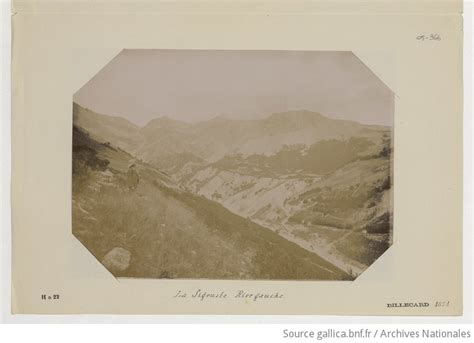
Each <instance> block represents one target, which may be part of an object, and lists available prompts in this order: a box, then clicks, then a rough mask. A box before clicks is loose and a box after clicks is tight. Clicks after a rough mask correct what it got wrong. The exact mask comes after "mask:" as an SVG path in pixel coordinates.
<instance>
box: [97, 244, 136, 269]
mask: <svg viewBox="0 0 474 343" xmlns="http://www.w3.org/2000/svg"><path fill="white" fill-rule="evenodd" d="M131 256H132V254H131V253H130V251H128V250H126V249H124V248H120V247H115V248H113V249H112V250H110V251H109V252H108V253H107V254H106V255H105V256H104V258H103V259H102V264H103V265H104V266H105V268H107V269H108V270H109V271H110V272H111V273H112V274H114V273H116V272H122V271H124V270H126V269H127V268H128V267H129V266H130V258H131Z"/></svg>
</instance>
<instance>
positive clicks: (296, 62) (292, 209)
mask: <svg viewBox="0 0 474 343" xmlns="http://www.w3.org/2000/svg"><path fill="white" fill-rule="evenodd" d="M393 114H394V93H393V92H392V91H391V90H390V89H389V88H388V87H387V86H386V85H385V84H384V82H383V81H382V80H380V79H379V77H377V75H376V74H375V73H374V72H373V71H372V70H370V69H369V68H368V67H367V66H366V65H365V64H364V63H363V62H362V61H361V60H360V59H359V58H358V57H357V56H356V55H355V54H354V53H352V52H349V51H252V50H245V51H244V50H241V51H239V50H228V51H226V50H122V51H121V52H120V53H119V54H118V55H117V56H116V57H114V58H113V59H112V60H111V61H110V62H109V63H108V64H107V65H105V66H104V67H103V68H102V69H101V70H98V71H97V74H96V75H95V76H94V77H93V78H91V79H90V81H88V82H87V83H86V84H85V85H84V86H83V87H82V88H80V89H79V90H78V91H77V92H76V93H75V94H74V95H73V103H72V115H73V127H72V233H73V235H74V236H75V237H76V238H77V239H78V240H79V241H80V242H81V243H82V244H83V245H84V246H85V247H86V248H87V249H88V250H89V251H90V253H91V254H93V255H94V256H95V258H97V260H98V261H99V262H100V263H101V264H102V265H103V266H104V268H106V269H107V270H108V271H109V272H110V273H112V274H113V275H114V276H115V277H129V278H156V279H164V278H166V279H173V278H176V279H236V280H239V279H241V280H341V281H342V280H347V281H349V280H354V279H355V278H357V276H359V275H360V274H361V273H363V272H364V270H366V269H367V268H368V267H369V266H370V265H372V264H373V263H374V262H375V261H376V260H377V259H378V258H379V257H380V256H381V255H382V254H383V253H384V252H385V251H386V250H387V249H388V248H389V247H390V245H391V244H392V241H393V225H392V221H393V220H392V218H393V184H392V180H393V177H392V173H393Z"/></svg>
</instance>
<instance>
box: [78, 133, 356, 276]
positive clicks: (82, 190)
mask: <svg viewBox="0 0 474 343" xmlns="http://www.w3.org/2000/svg"><path fill="white" fill-rule="evenodd" d="M73 137H74V138H73V170H74V172H73V233H74V235H75V236H76V237H77V238H78V239H79V240H80V241H81V242H82V243H83V244H84V245H85V246H86V247H87V248H88V249H89V250H90V251H91V253H92V254H93V255H94V256H95V257H96V258H97V259H98V260H99V261H100V260H102V258H103V257H104V255H105V254H106V253H107V252H109V251H110V250H111V249H113V248H114V247H122V248H125V249H127V250H128V251H130V253H131V256H132V257H131V262H130V266H129V268H128V269H126V270H125V271H123V272H121V273H119V274H117V275H116V276H129V277H149V278H211V279H301V280H303V279H314V280H330V279H338V280H340V279H349V278H350V277H349V276H348V275H347V274H345V273H344V272H342V271H341V270H339V269H338V268H336V267H335V266H333V265H332V264H330V263H328V262H327V261H325V260H323V259H322V258H320V257H318V256H317V255H315V254H313V253H310V252H308V251H306V250H305V249H303V248H301V247H299V246H298V245H296V244H294V243H292V242H289V241H287V240H285V239H283V238H282V237H280V236H278V235H277V234H275V233H274V232H273V231H271V230H269V229H266V228H264V227H261V226H259V225H257V224H255V223H253V222H251V221H250V220H247V219H245V218H242V217H240V216H237V215H235V214H233V213H231V212H230V211H228V210H227V209H225V208H224V207H222V206H221V205H220V204H218V203H215V202H213V201H210V200H207V199H205V198H202V197H199V196H195V195H192V194H190V193H186V192H183V191H181V190H179V189H178V188H173V187H170V184H169V180H168V179H167V178H166V176H164V175H162V174H161V173H160V172H159V171H157V170H156V169H154V168H152V167H150V166H149V165H146V164H144V163H140V162H139V163H138V172H139V174H140V177H141V180H140V185H139V187H138V189H137V190H136V191H128V190H126V189H125V188H124V187H123V186H122V184H123V180H124V179H125V172H126V165H127V162H128V160H129V159H131V158H132V156H131V155H129V154H127V153H126V152H124V151H121V150H120V149H117V148H114V147H113V146H110V145H105V144H101V143H98V142H96V141H94V140H92V139H91V138H90V137H88V135H87V134H86V133H85V132H83V131H81V130H78V129H77V128H75V130H74V135H73ZM105 170H109V171H111V172H112V173H113V176H106V175H104V174H103V171H105Z"/></svg>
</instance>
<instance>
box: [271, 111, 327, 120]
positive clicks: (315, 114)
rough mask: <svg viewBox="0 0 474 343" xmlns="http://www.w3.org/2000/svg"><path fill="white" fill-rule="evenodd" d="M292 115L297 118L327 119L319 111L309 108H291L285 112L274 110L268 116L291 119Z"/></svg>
mask: <svg viewBox="0 0 474 343" xmlns="http://www.w3.org/2000/svg"><path fill="white" fill-rule="evenodd" d="M294 117H298V118H302V117H304V118H324V119H327V117H325V116H323V115H322V114H321V113H319V112H313V111H309V110H291V111H285V112H276V113H273V114H271V115H270V117H269V118H277V119H281V118H288V119H291V118H294Z"/></svg>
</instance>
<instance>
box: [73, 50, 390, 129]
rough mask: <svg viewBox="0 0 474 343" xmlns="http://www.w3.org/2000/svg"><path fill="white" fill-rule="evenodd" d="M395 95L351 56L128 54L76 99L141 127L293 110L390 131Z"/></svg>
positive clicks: (192, 52) (335, 53)
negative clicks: (158, 122) (164, 121)
mask: <svg viewBox="0 0 474 343" xmlns="http://www.w3.org/2000/svg"><path fill="white" fill-rule="evenodd" d="M393 95H394V94H393V92H392V91H391V90H390V89H389V88H388V87H387V86H386V85H385V84H384V83H383V82H382V81H381V80H380V79H379V78H378V77H377V76H376V75H375V74H374V73H373V72H372V71H371V70H370V69H369V68H367V66H365V64H364V63H363V62H362V61H361V60H360V59H359V58H357V57H356V56H355V55H354V54H353V53H352V52H347V51H255V50H248V51H242V50H240V51H239V50H234V51H232V50H122V51H121V52H120V53H119V54H118V55H117V56H116V57H115V58H114V59H112V60H111V61H110V62H109V63H108V64H107V65H106V66H104V68H103V69H101V70H100V71H98V73H97V74H96V75H95V76H94V77H93V78H92V79H91V80H90V81H89V82H87V83H86V84H85V85H84V86H83V87H82V88H81V89H79V90H78V91H77V92H76V94H74V101H75V102H77V103H78V104H80V105H81V106H84V107H86V108H89V109H91V110H93V111H95V112H97V113H102V114H107V115H112V116H120V117H123V118H126V119H128V120H129V121H131V122H133V123H135V124H137V125H139V126H144V125H146V123H148V122H149V121H150V120H152V119H154V118H159V117H168V118H172V119H177V120H181V121H186V122H197V121H203V120H209V119H212V118H214V117H216V116H224V117H228V118H233V119H258V118H263V117H267V116H269V115H271V114H272V113H278V112H287V111H293V110H309V111H314V112H319V113H321V114H323V115H325V116H327V117H330V118H337V119H346V120H353V121H357V122H360V123H364V124H375V125H391V124H392V121H393V118H392V117H393V107H394V98H393Z"/></svg>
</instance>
